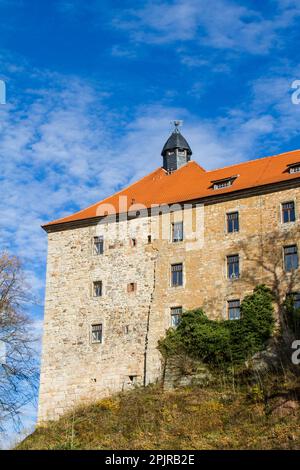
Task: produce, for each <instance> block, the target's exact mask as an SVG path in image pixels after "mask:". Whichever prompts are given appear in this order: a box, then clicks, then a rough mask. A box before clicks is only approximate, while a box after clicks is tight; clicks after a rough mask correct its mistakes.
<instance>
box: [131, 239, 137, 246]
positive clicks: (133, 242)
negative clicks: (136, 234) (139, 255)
mask: <svg viewBox="0 0 300 470" xmlns="http://www.w3.org/2000/svg"><path fill="white" fill-rule="evenodd" d="M130 244H131V246H132V247H135V246H136V245H137V241H136V238H132V239H131V240H130Z"/></svg>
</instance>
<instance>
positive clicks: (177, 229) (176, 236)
mask: <svg viewBox="0 0 300 470" xmlns="http://www.w3.org/2000/svg"><path fill="white" fill-rule="evenodd" d="M182 240H183V222H175V223H174V224H172V241H173V242H182Z"/></svg>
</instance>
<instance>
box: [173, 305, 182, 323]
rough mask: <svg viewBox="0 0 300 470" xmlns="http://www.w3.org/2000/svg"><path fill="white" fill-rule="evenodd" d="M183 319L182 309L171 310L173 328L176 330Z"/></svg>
mask: <svg viewBox="0 0 300 470" xmlns="http://www.w3.org/2000/svg"><path fill="white" fill-rule="evenodd" d="M181 317H182V307H172V308H171V326H172V327H174V328H176V327H177V326H178V325H179V323H180V321H181Z"/></svg>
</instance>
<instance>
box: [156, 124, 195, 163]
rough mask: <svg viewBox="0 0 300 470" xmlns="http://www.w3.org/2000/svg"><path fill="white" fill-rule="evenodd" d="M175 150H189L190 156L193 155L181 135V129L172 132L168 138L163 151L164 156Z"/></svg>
mask: <svg viewBox="0 0 300 470" xmlns="http://www.w3.org/2000/svg"><path fill="white" fill-rule="evenodd" d="M174 149H183V150H187V154H188V155H192V153H193V152H192V150H191V147H190V146H189V144H188V143H187V141H186V140H185V138H184V137H183V135H182V134H181V133H180V131H179V129H178V128H177V127H176V129H175V130H174V131H173V132H172V134H171V135H170V137H169V138H168V140H167V142H166V143H165V145H164V148H163V149H162V152H161V154H162V156H165V155H166V152H167V150H174Z"/></svg>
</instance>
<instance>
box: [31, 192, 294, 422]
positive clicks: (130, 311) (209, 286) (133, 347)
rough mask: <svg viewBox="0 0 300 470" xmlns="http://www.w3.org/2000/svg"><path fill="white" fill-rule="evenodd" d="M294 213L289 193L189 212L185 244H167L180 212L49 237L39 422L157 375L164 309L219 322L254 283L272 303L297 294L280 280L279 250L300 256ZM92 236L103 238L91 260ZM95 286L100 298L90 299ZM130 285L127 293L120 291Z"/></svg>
mask: <svg viewBox="0 0 300 470" xmlns="http://www.w3.org/2000/svg"><path fill="white" fill-rule="evenodd" d="M291 200H294V201H295V203H296V213H297V221H296V222H295V223H290V224H282V221H281V203H282V202H288V201H291ZM299 208H300V192H299V189H288V190H285V191H278V192H273V193H269V194H265V195H257V196H251V197H250V196H249V197H245V198H241V199H235V200H230V201H226V202H220V203H215V204H207V205H205V206H199V207H198V208H194V209H187V210H186V211H185V213H184V232H185V240H184V241H183V242H178V243H172V242H171V229H170V224H171V222H172V221H176V220H182V217H183V215H182V212H180V211H178V212H174V213H173V214H171V217H170V216H169V215H168V214H164V215H157V216H153V217H152V218H150V217H148V218H147V217H144V218H140V219H134V220H130V221H128V222H125V221H124V222H119V223H108V224H101V225H98V226H89V227H81V228H74V229H70V230H64V231H61V232H52V233H50V234H49V248H48V265H47V288H46V301H45V333H44V340H43V354H42V373H41V386H40V402H39V422H42V421H45V420H48V419H54V418H57V417H58V416H59V415H61V414H62V413H63V412H65V411H66V410H67V409H69V408H70V407H72V406H73V405H75V404H78V403H80V402H83V401H85V402H86V401H92V400H94V399H95V398H100V397H102V396H105V395H108V394H110V393H113V392H116V391H119V390H122V389H126V388H128V387H130V386H132V378H133V377H134V380H135V381H136V382H137V383H139V384H142V383H143V381H144V379H145V382H146V383H149V382H153V381H155V380H156V379H157V378H158V377H159V376H160V373H161V360H160V355H159V353H158V351H157V341H158V339H159V338H160V337H162V336H163V335H164V332H165V330H166V329H167V328H169V327H170V308H171V307H175V306H182V307H183V309H191V308H196V307H200V306H201V307H203V308H204V310H205V311H206V313H207V314H208V315H209V316H210V317H211V318H227V301H228V300H230V299H241V300H242V299H243V297H244V296H245V295H246V294H247V293H250V292H251V291H252V289H253V287H254V286H255V285H257V284H258V283H261V282H264V283H267V284H268V285H270V287H272V288H273V289H277V290H278V295H280V296H283V295H285V292H286V291H287V290H295V289H297V288H298V289H300V283H299V276H298V272H297V273H296V274H287V273H284V271H283V256H282V250H283V246H285V245H288V244H294V243H298V249H300V244H299V220H300V210H299ZM235 210H237V211H239V219H240V231H239V232H237V233H232V234H227V233H226V213H227V212H232V211H235ZM158 226H159V227H160V229H159V230H156V232H157V235H158V236H155V234H154V233H153V227H156V228H157V227H158ZM116 227H118V228H120V231H119V233H115V230H116ZM128 228H129V233H127V230H128ZM164 232H165V233H167V235H165V236H164V237H163V234H164ZM121 234H122V237H121V236H120V235H121ZM150 234H152V239H151V241H150V242H149V240H148V236H149V235H150ZM96 235H103V236H104V240H105V246H104V253H103V254H102V255H98V256H97V255H94V254H93V251H92V239H93V237H94V236H96ZM133 236H134V238H136V241H137V243H136V246H132V243H131V238H132V237H133ZM237 253H239V255H240V272H241V276H240V278H239V279H236V280H228V279H227V277H226V256H227V255H230V254H237ZM181 262H182V263H183V266H184V283H183V284H184V285H183V286H182V287H175V288H174V287H171V282H170V281H171V270H170V266H171V264H173V263H181ZM97 280H101V281H102V282H103V296H102V297H101V298H93V296H92V283H93V281H97ZM130 282H134V283H136V287H137V288H136V291H135V292H128V289H127V285H128V283H130ZM94 323H102V325H103V342H102V344H92V343H91V340H90V332H91V325H92V324H94ZM145 356H146V361H145Z"/></svg>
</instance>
